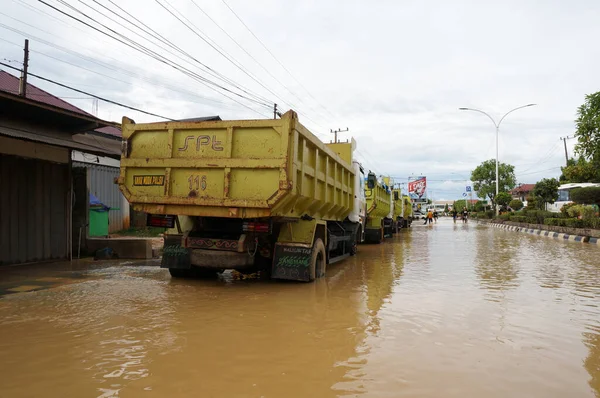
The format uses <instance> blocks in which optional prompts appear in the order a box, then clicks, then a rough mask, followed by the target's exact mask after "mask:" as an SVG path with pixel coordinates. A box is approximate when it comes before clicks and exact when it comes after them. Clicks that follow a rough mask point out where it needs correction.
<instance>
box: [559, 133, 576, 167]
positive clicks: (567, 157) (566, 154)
mask: <svg viewBox="0 0 600 398" xmlns="http://www.w3.org/2000/svg"><path fill="white" fill-rule="evenodd" d="M571 138H573V137H568V136H567V137H565V138H562V137H561V138H560V139H561V140H562V141H563V144H565V161H566V162H567V163H565V165H566V167H569V153H568V152H567V140H570V139H571Z"/></svg>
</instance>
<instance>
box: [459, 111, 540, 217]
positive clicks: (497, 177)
mask: <svg viewBox="0 0 600 398" xmlns="http://www.w3.org/2000/svg"><path fill="white" fill-rule="evenodd" d="M535 105H537V104H527V105H523V106H519V107H516V108H515V109H511V110H510V111H508V112H506V113H505V114H504V116H502V117H501V118H500V121H499V122H498V123H496V121H495V120H494V118H493V117H491V116H490V115H488V114H487V113H485V112H484V111H482V110H480V109H475V108H458V110H459V111H473V112H479V113H483V114H484V115H486V116H487V117H489V118H490V120H491V121H492V123H494V126H495V127H496V196H498V193H499V187H498V186H499V175H498V132H499V131H500V124H501V123H502V121H503V120H504V118H505V117H506V116H508V114H510V113H512V112H514V111H516V110H519V109H523V108H527V107H530V106H535ZM498 211H499V209H498V206H496V214H498Z"/></svg>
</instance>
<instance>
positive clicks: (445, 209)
mask: <svg viewBox="0 0 600 398" xmlns="http://www.w3.org/2000/svg"><path fill="white" fill-rule="evenodd" d="M448 211H449V210H448V203H446V206H444V213H448Z"/></svg>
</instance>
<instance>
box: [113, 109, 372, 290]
mask: <svg viewBox="0 0 600 398" xmlns="http://www.w3.org/2000/svg"><path fill="white" fill-rule="evenodd" d="M122 131H123V146H122V155H121V170H120V176H119V178H118V183H119V186H120V189H121V191H122V192H123V194H124V195H125V197H126V198H127V200H128V201H129V202H130V203H131V204H132V205H133V208H134V209H135V210H139V211H143V212H146V213H148V222H147V224H148V225H152V226H163V227H166V228H171V229H170V230H169V231H170V233H168V234H166V235H165V238H164V241H165V242H164V243H165V247H164V251H163V258H162V265H161V266H162V267H164V268H168V269H169V271H170V272H171V275H172V276H175V277H179V276H188V275H209V274H213V275H214V274H215V273H216V272H222V271H223V270H226V269H235V270H239V271H241V272H256V271H259V270H260V271H266V272H270V274H271V277H273V278H278V279H292V280H300V281H312V280H314V279H315V278H319V277H321V276H323V275H324V274H325V271H326V267H327V265H328V264H331V263H333V262H335V261H338V260H341V259H343V258H345V257H347V256H350V255H353V254H354V253H355V252H356V250H357V243H359V242H360V241H361V240H362V236H363V235H362V234H363V233H362V230H363V228H362V222H363V219H364V217H365V211H364V207H365V206H364V195H361V194H360V191H361V187H362V184H363V179H364V176H362V175H361V169H360V166H359V165H358V163H355V162H353V160H352V153H353V150H354V148H355V146H356V143H355V141H354V140H352V142H349V143H334V144H329V145H325V144H323V143H322V142H321V141H320V140H319V139H318V138H317V137H316V136H314V135H313V134H312V133H311V132H310V131H308V130H307V129H306V128H305V127H304V126H302V124H300V122H299V121H298V116H297V114H296V113H295V112H293V111H289V112H287V113H286V114H284V115H283V116H282V118H281V119H277V120H231V121H221V120H219V121H199V122H160V123H148V124H136V123H135V122H133V121H132V120H130V119H127V118H123V124H122ZM361 200H362V201H363V202H362V208H363V210H362V213H361V203H360V202H361Z"/></svg>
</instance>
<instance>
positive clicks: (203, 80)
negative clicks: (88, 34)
mask: <svg viewBox="0 0 600 398" xmlns="http://www.w3.org/2000/svg"><path fill="white" fill-rule="evenodd" d="M37 1H38V2H40V3H42V4H44V5H46V6H48V7H50V8H52V9H54V10H55V11H57V12H59V13H61V14H63V15H65V16H67V17H69V18H72V19H74V20H76V21H77V22H80V23H82V24H84V25H85V26H87V27H89V28H92V29H93V30H95V31H97V32H99V33H101V34H103V35H105V36H108V37H110V38H111V39H113V40H116V41H117V42H119V43H121V44H123V45H125V46H127V47H129V48H132V49H134V50H136V51H138V52H141V53H142V54H145V55H147V56H149V57H151V58H153V59H155V60H156V61H158V62H160V63H163V64H165V65H167V66H169V67H171V68H173V69H175V70H178V71H180V72H182V73H184V74H186V75H188V76H190V77H192V78H195V79H196V80H198V81H199V82H201V83H202V84H204V85H206V86H207V87H209V88H211V89H212V90H215V88H214V87H211V86H210V85H213V86H215V87H218V88H220V89H222V90H224V91H227V92H229V93H231V94H234V95H236V96H238V97H241V98H244V99H246V100H249V101H252V102H256V103H258V104H259V105H263V106H268V107H269V108H270V106H271V105H270V104H263V103H260V102H258V101H256V100H254V99H251V98H248V97H246V96H244V95H242V94H239V93H237V92H234V91H232V90H230V89H228V88H226V87H223V86H222V85H219V84H218V83H215V82H213V81H211V80H210V79H207V78H205V77H202V76H200V75H198V74H197V73H195V72H193V71H191V70H189V69H187V68H185V67H182V66H181V65H178V64H177V63H175V62H173V61H170V60H168V59H166V58H164V57H163V56H161V55H160V54H158V53H156V52H155V51H153V50H150V49H148V48H147V47H145V46H143V45H141V44H139V43H137V42H135V41H133V40H132V39H129V38H127V37H126V36H124V35H122V34H120V33H118V32H116V31H114V30H113V29H111V28H109V27H107V26H106V25H104V24H102V23H100V22H98V21H96V20H95V19H94V18H91V17H89V16H87V15H86V14H85V13H83V12H81V11H80V10H77V8H75V7H73V6H71V5H69V4H67V3H65V2H64V1H63V0H59V1H60V2H61V3H64V4H67V6H68V7H69V8H71V9H74V10H76V11H77V12H79V13H80V14H82V15H84V16H86V18H88V19H90V20H91V21H93V22H95V23H97V24H98V25H100V26H102V27H104V28H105V29H107V30H109V31H111V32H114V33H115V34H117V35H119V36H121V37H123V38H124V39H120V38H118V37H116V36H113V35H111V34H109V33H107V32H105V31H103V30H101V29H99V28H97V27H95V26H93V25H91V24H89V23H87V22H85V21H83V20H82V19H80V18H77V17H75V16H73V15H71V14H69V13H67V12H65V11H63V10H61V9H59V8H57V7H54V6H53V5H51V4H48V3H47V2H45V1H44V0H37ZM124 40H127V41H124ZM209 84H210V85H209ZM215 91H217V90H215ZM217 92H218V91H217ZM219 94H221V95H224V96H225V97H227V98H229V99H230V100H232V101H234V102H237V103H238V104H240V105H242V106H244V107H246V108H248V109H249V110H251V111H253V112H257V111H256V110H255V109H252V108H250V107H249V106H247V105H246V104H243V103H241V102H239V101H237V100H236V99H234V98H231V97H229V96H228V95H226V94H224V93H219ZM257 113H259V114H261V113H260V112H257ZM261 116H264V115H263V114H261Z"/></svg>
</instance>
